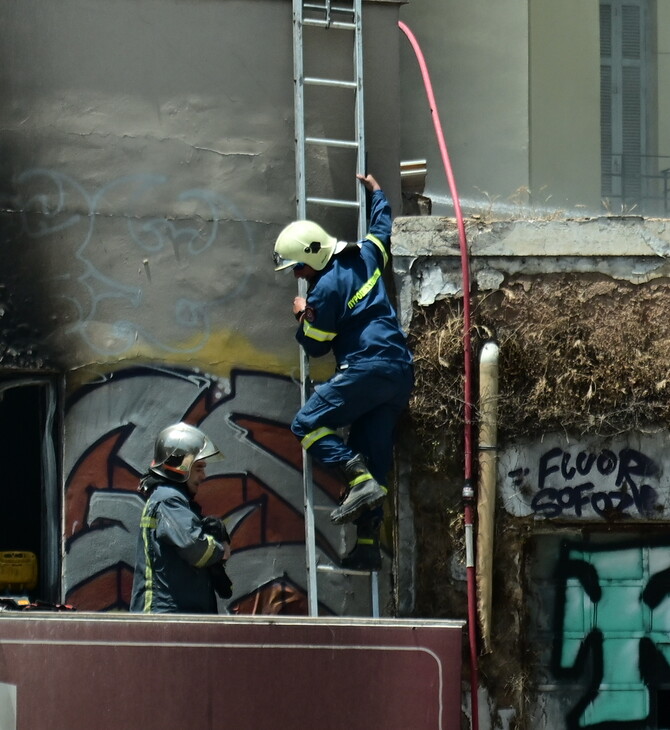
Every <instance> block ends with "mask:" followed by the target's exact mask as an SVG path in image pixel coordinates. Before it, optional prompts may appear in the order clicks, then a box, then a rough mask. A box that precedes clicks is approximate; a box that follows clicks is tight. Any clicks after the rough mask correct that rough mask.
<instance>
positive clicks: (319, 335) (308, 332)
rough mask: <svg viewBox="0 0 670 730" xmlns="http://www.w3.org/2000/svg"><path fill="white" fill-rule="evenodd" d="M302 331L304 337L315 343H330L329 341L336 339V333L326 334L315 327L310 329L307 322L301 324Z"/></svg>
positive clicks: (310, 326)
mask: <svg viewBox="0 0 670 730" xmlns="http://www.w3.org/2000/svg"><path fill="white" fill-rule="evenodd" d="M302 331H303V333H304V335H305V337H309V338H310V339H312V340H316V341H317V342H330V340H334V339H335V337H337V332H326V331H325V330H320V329H317V328H316V327H312V325H311V324H310V323H309V322H308V321H307V320H305V321H304V322H303V323H302Z"/></svg>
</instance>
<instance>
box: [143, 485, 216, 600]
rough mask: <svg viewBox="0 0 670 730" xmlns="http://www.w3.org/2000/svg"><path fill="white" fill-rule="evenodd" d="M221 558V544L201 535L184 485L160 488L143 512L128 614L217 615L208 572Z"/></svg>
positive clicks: (210, 537) (197, 513)
mask: <svg viewBox="0 0 670 730" xmlns="http://www.w3.org/2000/svg"><path fill="white" fill-rule="evenodd" d="M223 555H224V547H223V545H221V544H220V543H218V542H216V540H215V539H214V538H213V537H212V536H211V535H208V534H206V533H205V532H204V530H203V522H202V519H201V517H200V515H199V508H198V507H197V505H196V504H195V503H194V502H192V501H191V499H190V497H189V494H188V491H187V489H186V487H185V485H183V484H173V483H168V482H165V483H163V484H159V485H158V486H157V487H156V488H155V489H154V490H153V491H152V492H151V495H150V496H149V499H148V500H147V503H146V505H145V507H144V511H143V512H142V519H141V522H140V534H139V537H138V545H137V557H136V562H135V575H134V580H133V592H132V598H131V602H130V610H131V611H132V612H137V613H216V612H217V603H216V597H215V595H214V588H213V586H212V581H211V578H210V572H209V570H208V568H209V567H210V566H213V565H216V564H218V563H221V561H222V560H223Z"/></svg>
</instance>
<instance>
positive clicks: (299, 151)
mask: <svg viewBox="0 0 670 730" xmlns="http://www.w3.org/2000/svg"><path fill="white" fill-rule="evenodd" d="M303 48H304V43H303V3H302V0H293V79H294V84H295V88H294V90H293V98H294V128H295V150H296V214H297V218H298V220H301V219H304V218H306V217H307V199H306V170H305V164H306V163H305V95H304V85H303V78H304V59H303ZM306 294H307V284H306V282H305V281H303V280H302V279H301V280H300V281H299V283H298V296H301V297H304V296H306ZM309 389H310V377H309V359H308V357H307V353H305V351H304V350H303V348H302V347H301V348H300V403H301V405H305V403H306V402H307V399H308V398H309ZM302 487H303V513H304V518H305V568H306V570H307V604H308V610H309V615H310V616H318V615H319V599H318V591H317V572H316V527H315V522H314V485H313V482H312V460H311V458H310V456H309V455H308V453H307V452H306V451H305V449H303V451H302Z"/></svg>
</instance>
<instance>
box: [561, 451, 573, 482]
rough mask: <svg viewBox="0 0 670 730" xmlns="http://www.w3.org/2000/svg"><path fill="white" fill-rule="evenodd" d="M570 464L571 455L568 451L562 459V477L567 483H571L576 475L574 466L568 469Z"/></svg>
mask: <svg viewBox="0 0 670 730" xmlns="http://www.w3.org/2000/svg"><path fill="white" fill-rule="evenodd" d="M569 463H570V454H569V453H568V452H567V451H566V452H565V453H564V454H563V458H562V459H561V476H562V477H563V479H565V480H566V481H569V480H570V479H572V477H574V475H575V467H574V466H572V467H570V468H568V464H569Z"/></svg>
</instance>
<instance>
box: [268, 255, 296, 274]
mask: <svg viewBox="0 0 670 730" xmlns="http://www.w3.org/2000/svg"><path fill="white" fill-rule="evenodd" d="M272 259H273V261H274V265H275V271H284V269H291V268H293V267H294V266H295V265H296V264H297V263H299V262H298V261H292V260H291V259H284V258H282V257H281V256H280V255H279V254H278V253H277V252H276V251H275V252H274V253H273V254H272Z"/></svg>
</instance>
